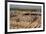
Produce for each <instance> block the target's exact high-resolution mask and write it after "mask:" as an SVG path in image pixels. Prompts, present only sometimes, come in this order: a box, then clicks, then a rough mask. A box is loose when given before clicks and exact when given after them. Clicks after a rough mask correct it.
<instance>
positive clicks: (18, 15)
mask: <svg viewBox="0 0 46 34" xmlns="http://www.w3.org/2000/svg"><path fill="white" fill-rule="evenodd" d="M40 27H41V11H38V10H27V9H26V10H23V9H17V10H14V11H13V10H11V11H10V29H19V28H40Z"/></svg>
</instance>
